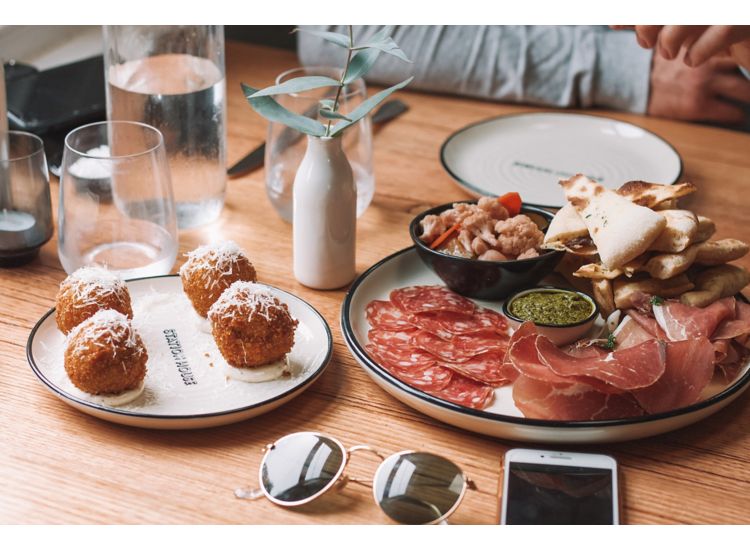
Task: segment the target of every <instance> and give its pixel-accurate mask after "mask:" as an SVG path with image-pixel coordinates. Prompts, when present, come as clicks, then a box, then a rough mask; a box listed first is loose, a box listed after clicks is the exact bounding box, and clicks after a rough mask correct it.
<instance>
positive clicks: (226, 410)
mask: <svg viewBox="0 0 750 550" xmlns="http://www.w3.org/2000/svg"><path fill="white" fill-rule="evenodd" d="M127 285H128V290H129V291H130V296H131V299H132V302H133V324H134V326H135V327H136V328H137V330H138V332H139V334H140V335H141V338H142V339H143V342H144V344H145V345H146V349H147V350H148V364H147V369H148V370H147V373H146V380H145V389H144V392H143V394H142V395H141V396H140V397H138V398H137V399H136V400H135V401H133V402H131V403H128V404H127V405H122V406H119V407H108V406H104V405H101V404H99V403H97V402H96V401H95V399H92V397H91V396H90V395H88V394H86V393H84V392H82V391H80V390H78V389H77V388H76V387H75V386H73V384H72V383H71V382H70V379H69V378H68V376H67V374H66V373H65V369H64V367H63V352H64V349H65V336H64V335H63V334H62V333H61V332H60V331H59V330H58V329H57V325H56V324H55V315H54V313H55V310H54V309H52V310H50V311H49V312H47V313H46V314H45V315H44V317H42V318H41V319H40V320H39V322H38V323H37V324H36V326H35V327H34V329H33V330H32V331H31V334H30V335H29V341H28V344H27V347H26V355H27V357H28V360H29V364H30V365H31V368H32V369H33V371H34V373H35V374H36V375H37V376H38V377H39V379H40V380H41V381H42V382H43V383H44V384H45V385H46V386H47V387H48V388H49V389H50V390H51V391H52V393H53V394H55V395H56V396H58V397H59V398H60V399H62V400H63V401H65V402H66V403H68V404H69V405H71V406H73V407H75V408H76V409H79V410H81V411H83V412H85V413H88V414H91V415H93V416H96V417H98V418H103V419H105V420H109V421H111V422H116V423H118V424H126V425H128V426H138V427H141V428H157V429H191V428H208V427H212V426H222V425H224V424H231V423H233V422H239V421H241V420H245V419H247V418H252V417H254V416H258V415H260V414H263V413H265V412H268V411H270V410H272V409H275V408H277V407H279V406H281V405H283V404H284V403H286V402H288V401H290V400H291V399H293V398H294V397H296V396H297V395H299V394H300V393H302V392H303V391H305V390H306V389H307V388H308V387H310V385H311V384H312V383H313V382H314V381H315V380H316V379H317V378H318V377H319V376H320V375H321V374H322V373H323V371H324V370H325V368H326V366H327V365H328V362H329V360H330V358H331V353H332V350H333V341H332V338H331V331H330V329H329V327H328V324H327V323H326V321H325V319H323V317H322V316H321V315H320V313H318V312H317V311H316V310H315V308H313V307H312V306H311V305H310V304H308V303H307V302H305V301H304V300H301V299H300V298H297V297H296V296H294V295H293V294H290V293H288V292H285V291H283V290H280V289H278V288H275V287H272V286H268V285H264V286H266V287H267V288H268V290H269V292H271V293H272V294H273V295H274V296H276V297H277V298H278V299H279V301H281V302H284V303H285V304H287V306H288V307H289V311H290V313H291V314H292V316H293V317H294V318H295V319H297V320H298V321H299V325H298V326H297V331H296V333H295V338H294V348H292V351H291V352H290V353H289V356H288V357H289V366H290V374H289V375H288V376H283V377H282V378H279V379H277V380H272V381H269V382H260V383H247V382H240V381H237V380H234V379H231V378H227V376H226V374H225V368H226V366H227V364H226V361H225V360H224V358H223V357H222V356H221V353H220V352H219V350H218V348H217V347H216V344H215V342H214V339H213V336H211V334H210V327H209V324H208V321H207V320H206V319H204V318H202V317H200V316H198V314H197V313H195V310H194V309H193V307H192V305H191V304H190V302H189V300H188V299H187V296H185V294H184V292H183V291H182V283H181V282H180V278H179V276H177V275H166V276H162V277H148V278H144V279H133V280H130V281H127ZM175 335H176V338H177V340H176V342H175ZM167 337H169V342H168V339H167ZM170 344H171V346H170ZM178 346H179V348H178Z"/></svg>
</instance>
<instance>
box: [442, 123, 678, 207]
mask: <svg viewBox="0 0 750 550" xmlns="http://www.w3.org/2000/svg"><path fill="white" fill-rule="evenodd" d="M440 160H441V161H442V163H443V166H444V167H445V169H446V170H447V171H448V173H449V174H450V175H451V176H452V177H453V178H454V179H455V180H456V181H457V182H458V184H459V186H461V187H462V188H464V189H465V190H466V191H468V192H469V193H471V194H473V195H477V196H478V195H502V194H503V193H507V192H509V191H517V192H519V193H520V194H521V197H522V198H523V201H524V202H525V203H528V204H532V205H536V206H543V207H548V208H550V207H551V208H560V207H561V206H562V205H563V204H564V195H563V193H562V189H561V188H560V186H559V185H558V181H559V180H560V179H567V178H569V177H571V176H573V175H575V174H578V173H581V174H584V175H586V176H589V177H591V178H593V179H595V180H596V181H598V182H600V183H601V184H602V185H604V186H605V187H608V188H610V189H616V188H618V187H619V186H620V185H622V184H623V183H625V182H626V181H631V180H642V181H648V182H652V183H670V184H671V183H675V182H676V181H677V179H678V178H679V177H680V174H681V172H682V160H681V159H680V155H679V154H678V153H677V151H676V150H675V149H674V147H672V146H671V145H670V144H669V143H667V142H666V141H664V140H663V139H662V138H660V137H659V136H657V135H656V134H653V133H652V132H649V131H647V130H644V129H643V128H640V127H638V126H635V125H633V124H629V123H627V122H620V121H618V120H614V119H611V118H605V117H599V116H592V115H580V114H574V113H525V114H520V115H509V116H501V117H497V118H492V119H489V120H484V121H481V122H477V123H475V124H472V125H470V126H467V127H465V128H462V129H461V130H458V131H457V132H455V133H454V134H453V135H451V136H450V137H449V138H448V139H447V140H446V141H445V143H444V144H443V147H442V149H441V151H440Z"/></svg>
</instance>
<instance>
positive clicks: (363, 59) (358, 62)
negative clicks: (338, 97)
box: [344, 25, 393, 84]
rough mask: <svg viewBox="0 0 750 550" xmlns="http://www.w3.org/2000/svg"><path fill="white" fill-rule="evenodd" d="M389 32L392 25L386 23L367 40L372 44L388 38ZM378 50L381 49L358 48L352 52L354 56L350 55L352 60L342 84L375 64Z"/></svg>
mask: <svg viewBox="0 0 750 550" xmlns="http://www.w3.org/2000/svg"><path fill="white" fill-rule="evenodd" d="M391 32H393V25H387V26H385V27H383V28H382V29H380V30H379V31H378V32H376V33H375V34H373V35H372V38H370V40H369V42H372V43H374V44H379V43H382V42H384V41H385V40H386V39H387V38H388V35H390V34H391ZM380 52H381V50H379V49H377V48H368V49H366V50H359V51H358V52H357V53H356V54H354V57H352V60H351V61H350V62H349V68H348V69H347V71H346V75H345V76H344V84H351V83H352V82H354V81H355V80H357V79H358V78H360V77H362V76H364V75H365V74H367V72H368V71H369V70H370V69H371V68H372V66H373V65H374V64H375V61H377V60H378V56H380Z"/></svg>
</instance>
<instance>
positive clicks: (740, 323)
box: [711, 301, 750, 341]
mask: <svg viewBox="0 0 750 550" xmlns="http://www.w3.org/2000/svg"><path fill="white" fill-rule="evenodd" d="M748 335H750V304H746V303H744V302H740V301H737V303H736V304H735V315H734V318H730V319H725V320H724V321H722V322H721V324H720V325H719V326H718V327H717V328H716V330H715V331H714V333H713V334H712V335H711V339H712V340H732V339H735V338H736V339H738V340H742V341H744V340H745V339H746V338H747V337H748Z"/></svg>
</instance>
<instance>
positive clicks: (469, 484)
mask: <svg viewBox="0 0 750 550" xmlns="http://www.w3.org/2000/svg"><path fill="white" fill-rule="evenodd" d="M299 435H312V436H316V437H322V438H325V439H328V440H330V441H333V442H334V443H336V445H338V447H339V449H340V450H341V456H342V457H343V458H342V460H341V466H340V467H339V469H338V471H337V472H336V475H334V476H333V477H332V478H331V481H329V482H328V484H327V485H326V486H325V487H323V488H322V489H320V490H319V491H318V492H317V493H315V494H314V495H311V496H309V497H307V498H304V499H302V500H295V501H293V502H289V501H283V500H279V499H277V498H274V497H273V496H271V494H270V493H269V492H268V491H267V490H266V487H265V485H264V484H263V465H264V464H265V462H266V459H267V458H268V455H269V454H270V452H271V451H272V450H273V449H274V448H275V447H276V445H277V444H278V443H279V442H281V441H283V440H285V439H287V438H290V437H295V436H299ZM263 450H264V454H263V458H262V459H261V461H260V467H259V468H258V486H259V487H260V490H261V491H262V493H263V496H265V497H266V498H267V499H268V500H270V501H271V502H272V503H274V504H276V505H277V506H282V507H284V508H294V507H296V506H302V505H304V504H308V503H309V502H312V501H313V500H315V499H317V498H319V497H321V496H323V495H324V494H325V493H327V492H328V491H330V490H331V489H332V488H334V487H335V486H336V485H337V484H339V485H340V488H343V486H344V485H346V483H347V482H350V481H351V482H353V483H358V484H361V485H364V486H365V487H371V488H372V497H373V500H375V504H377V506H378V508H380V509H381V511H383V513H385V514H386V515H388V514H387V513H386V512H385V510H383V507H382V506H381V505H380V502H379V501H378V498H377V494H376V493H375V486H376V484H375V480H376V479H377V478H378V475H380V473H381V470H382V468H383V466H384V464H385V462H386V461H387V460H388V459H389V458H391V457H394V456H401V455H408V454H412V453H417V452H419V451H412V450H407V451H399V452H397V453H393V454H391V455H388V456H383V455H382V454H381V453H379V452H378V451H377V450H375V449H373V448H372V447H370V446H368V445H354V446H352V447H349V448H348V449H347V448H346V447H344V444H343V443H342V442H341V441H339V440H338V439H336V438H335V437H331V436H330V435H326V434H324V433H320V432H294V433H291V434H287V435H285V436H283V437H281V438H279V439H277V440H276V441H274V442H273V443H269V444H268V445H266V446H265V447H263ZM358 451H367V452H370V453H373V454H374V455H375V456H377V457H378V458H379V459H380V461H381V462H380V465H379V466H378V469H377V470H376V471H375V474H373V476H372V485H370V484H368V483H367V482H364V481H362V480H359V479H357V478H353V477H349V476H346V475H344V470H346V467H347V465H348V464H349V460H350V458H351V456H352V454H354V453H356V452H358ZM428 454H434V453H428ZM434 456H438V457H440V458H443V459H444V460H448V459H447V458H445V457H442V456H440V455H434ZM448 461H449V462H451V464H454V465H455V466H456V468H457V469H458V471H459V472H460V473H461V478H462V480H463V485H462V487H461V493H460V494H459V495H458V498H457V499H456V502H455V503H454V504H453V506H452V507H451V508H450V509H449V510H448V511H447V512H446V513H445V514H443V515H442V516H440V517H438V518H437V519H435V520H433V521H431V522H429V523H427V524H425V525H433V524H437V523H442V522H444V521H445V520H446V519H447V518H448V517H449V516H450V515H452V514H453V513H454V512H455V511H456V509H457V508H458V507H459V505H460V504H461V502H462V501H463V499H464V496H465V495H466V491H467V490H468V489H471V490H476V485H475V484H474V482H473V481H472V480H471V479H469V477H468V476H467V475H466V474H465V473H464V471H463V470H462V469H461V468H460V467H459V466H458V465H456V464H455V463H454V462H453V461H452V460H448ZM342 482H343V483H342ZM388 517H390V516H388ZM391 519H393V518H391ZM394 521H395V520H394Z"/></svg>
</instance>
